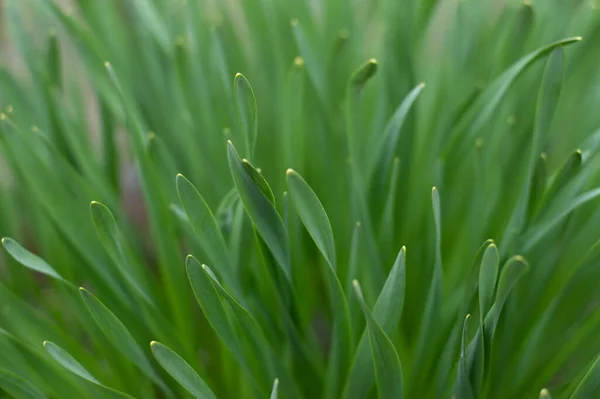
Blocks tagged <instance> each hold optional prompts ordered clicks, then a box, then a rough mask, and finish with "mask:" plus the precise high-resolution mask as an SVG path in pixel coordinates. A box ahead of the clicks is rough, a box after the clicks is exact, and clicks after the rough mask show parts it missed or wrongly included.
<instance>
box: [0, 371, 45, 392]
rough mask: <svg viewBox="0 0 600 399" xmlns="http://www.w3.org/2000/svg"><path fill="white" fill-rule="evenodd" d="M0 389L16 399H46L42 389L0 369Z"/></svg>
mask: <svg viewBox="0 0 600 399" xmlns="http://www.w3.org/2000/svg"><path fill="white" fill-rule="evenodd" d="M0 387H1V388H2V389H3V390H5V391H6V392H7V393H8V394H9V395H11V396H14V397H15V398H16V399H46V398H47V396H46V394H44V392H42V390H41V389H40V388H38V387H37V386H35V385H33V384H32V383H31V382H29V381H27V380H26V379H24V378H23V377H20V376H18V375H16V374H14V373H11V372H10V371H8V370H5V369H3V368H0Z"/></svg>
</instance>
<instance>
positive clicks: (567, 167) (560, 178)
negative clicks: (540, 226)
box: [541, 150, 582, 209]
mask: <svg viewBox="0 0 600 399" xmlns="http://www.w3.org/2000/svg"><path fill="white" fill-rule="evenodd" d="M581 162H582V154H581V150H575V151H573V152H572V153H571V154H570V155H569V156H568V157H567V159H566V160H565V161H564V162H563V164H562V165H561V167H560V168H559V170H558V172H556V174H555V175H554V178H553V179H552V182H551V183H550V186H549V187H548V189H547V190H546V192H545V194H544V199H543V204H542V207H541V209H543V205H546V204H548V202H549V201H552V200H553V199H554V198H555V196H556V194H557V193H558V192H559V191H560V189H561V188H563V187H564V185H565V184H567V182H569V181H570V180H571V179H572V178H573V177H575V175H577V173H578V172H579V171H580V170H581Z"/></svg>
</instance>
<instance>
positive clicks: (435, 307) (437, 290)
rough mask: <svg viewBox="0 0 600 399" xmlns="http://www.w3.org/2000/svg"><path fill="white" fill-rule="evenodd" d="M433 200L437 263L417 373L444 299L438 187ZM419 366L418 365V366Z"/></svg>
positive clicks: (419, 343) (423, 323) (419, 345)
mask: <svg viewBox="0 0 600 399" xmlns="http://www.w3.org/2000/svg"><path fill="white" fill-rule="evenodd" d="M431 202H432V207H433V220H434V223H435V263H434V265H433V276H432V279H431V283H430V285H429V290H428V293H427V300H426V302H425V309H424V313H423V318H422V321H421V327H420V336H419V338H418V340H417V344H416V345H417V346H416V349H415V358H416V360H415V368H414V369H413V370H414V372H415V373H416V372H417V370H418V368H420V367H422V366H423V364H422V363H423V362H424V361H426V360H427V358H428V355H429V354H430V352H428V349H430V348H428V343H429V340H430V337H431V336H432V334H433V330H432V328H431V326H432V324H433V323H434V322H435V318H436V317H437V315H438V314H439V311H440V308H441V301H442V278H443V276H442V220H441V209H440V195H439V192H438V190H437V188H435V187H433V188H432V190H431ZM417 366H418V367H417Z"/></svg>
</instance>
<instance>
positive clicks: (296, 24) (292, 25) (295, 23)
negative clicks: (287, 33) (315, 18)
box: [290, 18, 298, 28]
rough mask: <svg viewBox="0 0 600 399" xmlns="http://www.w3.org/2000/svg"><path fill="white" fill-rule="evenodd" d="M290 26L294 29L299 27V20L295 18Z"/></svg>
mask: <svg viewBox="0 0 600 399" xmlns="http://www.w3.org/2000/svg"><path fill="white" fill-rule="evenodd" d="M290 26H291V27H292V28H295V27H296V26H298V18H294V19H292V20H291V21H290Z"/></svg>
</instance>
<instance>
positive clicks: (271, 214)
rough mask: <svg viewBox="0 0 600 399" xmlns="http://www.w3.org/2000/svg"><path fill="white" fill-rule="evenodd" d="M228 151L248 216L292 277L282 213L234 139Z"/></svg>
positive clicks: (235, 180) (233, 174) (280, 263)
mask: <svg viewBox="0 0 600 399" xmlns="http://www.w3.org/2000/svg"><path fill="white" fill-rule="evenodd" d="M227 155H228V159H229V168H230V170H231V175H232V176H233V180H234V183H235V186H236V188H237V190H238V193H239V194H240V199H241V200H242V203H243V204H244V208H245V209H246V212H247V213H248V216H249V217H250V219H251V220H252V222H253V223H254V225H255V226H256V229H257V231H258V233H259V234H260V236H261V237H262V239H263V240H264V241H265V243H266V244H267V247H269V250H270V251H271V252H272V253H273V256H274V257H275V259H276V260H277V263H278V264H279V266H280V267H281V269H282V270H283V273H284V275H285V277H286V278H287V279H288V281H291V276H292V274H291V265H290V260H289V256H290V250H289V243H288V240H287V231H286V229H285V226H284V224H283V220H282V219H281V216H280V215H279V213H277V210H276V209H275V207H274V206H273V204H272V203H271V202H270V200H269V198H268V197H267V196H266V195H265V194H264V192H263V191H262V189H261V188H260V187H259V186H258V185H257V184H256V182H255V181H254V179H253V178H252V176H251V175H250V174H249V173H248V171H247V169H246V167H245V166H244V163H243V162H242V160H241V159H240V157H239V155H238V154H237V152H236V150H235V148H234V147H233V144H232V143H231V141H229V142H228V143H227Z"/></svg>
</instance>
